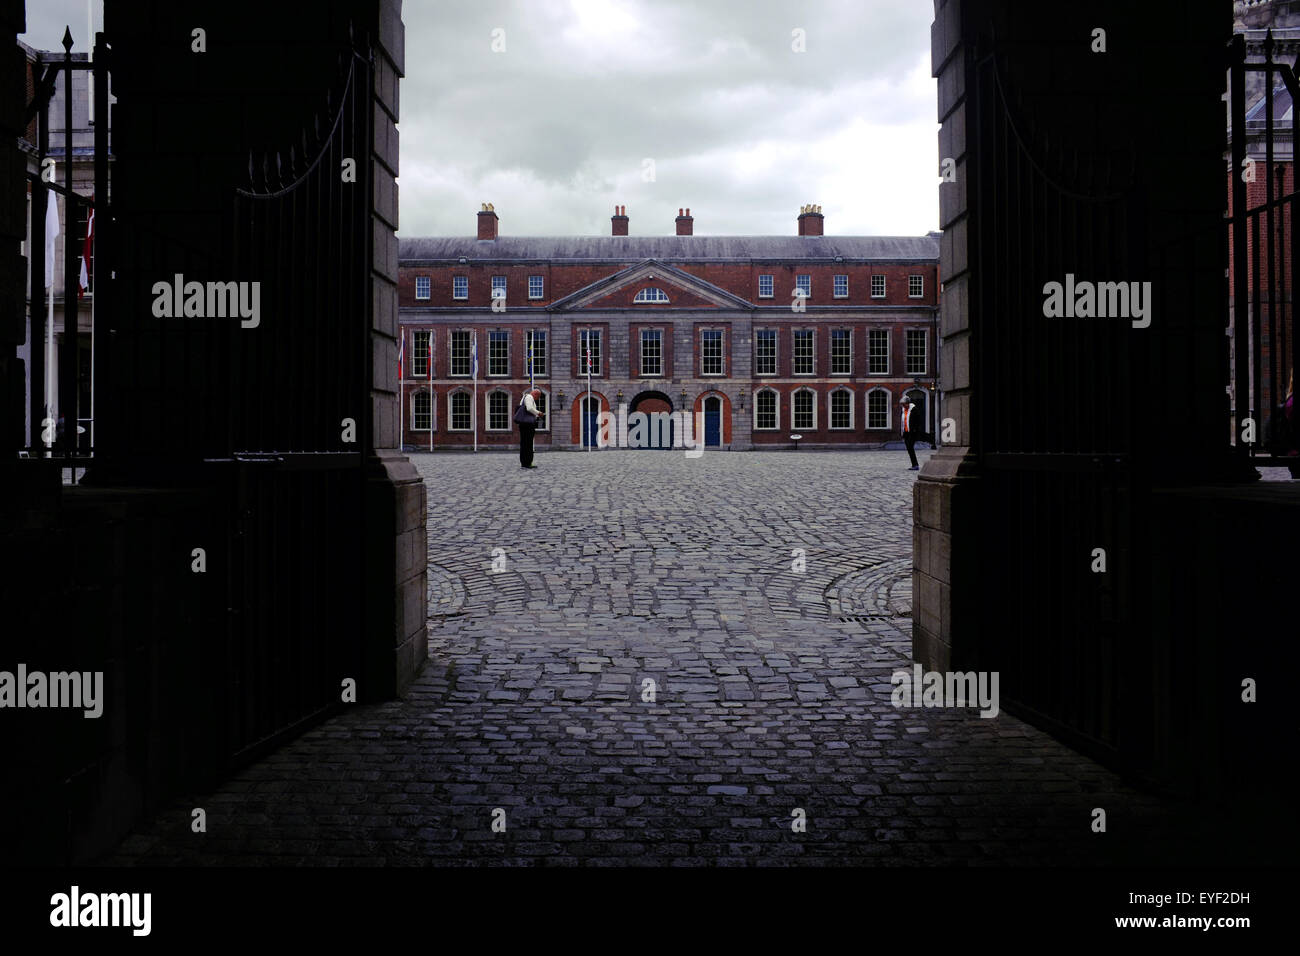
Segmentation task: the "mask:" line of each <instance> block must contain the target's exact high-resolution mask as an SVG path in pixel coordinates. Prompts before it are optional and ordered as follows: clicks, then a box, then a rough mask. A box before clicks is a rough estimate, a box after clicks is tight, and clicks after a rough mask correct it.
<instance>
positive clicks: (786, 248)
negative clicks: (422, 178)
mask: <svg viewBox="0 0 1300 956" xmlns="http://www.w3.org/2000/svg"><path fill="white" fill-rule="evenodd" d="M397 254H398V258H399V259H400V260H401V261H402V262H404V263H413V262H438V261H447V260H450V261H452V262H455V261H456V260H458V259H460V257H461V256H464V257H465V258H466V259H468V260H469V261H471V262H473V261H479V262H483V261H493V260H495V261H501V260H512V259H513V260H556V259H559V260H566V259H567V260H578V261H582V260H588V261H591V260H606V261H615V262H633V261H638V260H641V259H661V260H665V261H669V262H681V261H683V260H691V259H714V260H747V259H832V260H833V259H834V258H835V257H836V256H843V257H844V258H845V259H873V260H882V261H888V260H906V261H915V262H923V261H930V260H937V259H938V258H939V239H938V234H934V235H929V236H510V237H503V238H500V239H491V240H480V239H475V238H473V237H472V236H412V237H411V238H409V239H401V238H399V239H398V241H397Z"/></svg>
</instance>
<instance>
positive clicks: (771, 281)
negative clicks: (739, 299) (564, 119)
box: [758, 273, 776, 299]
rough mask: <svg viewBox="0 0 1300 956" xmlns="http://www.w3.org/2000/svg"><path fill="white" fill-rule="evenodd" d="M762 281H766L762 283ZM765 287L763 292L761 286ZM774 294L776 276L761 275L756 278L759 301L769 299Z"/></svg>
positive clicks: (769, 274)
mask: <svg viewBox="0 0 1300 956" xmlns="http://www.w3.org/2000/svg"><path fill="white" fill-rule="evenodd" d="M764 280H767V281H766V282H764ZM764 285H766V286H767V291H766V292H764V291H763V286H764ZM775 294H776V276H775V275H773V274H771V273H763V274H762V275H760V276H759V277H758V297H759V298H760V299H770V298H772V297H773V296H774V295H775Z"/></svg>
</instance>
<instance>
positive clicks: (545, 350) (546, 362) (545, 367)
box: [524, 329, 551, 378]
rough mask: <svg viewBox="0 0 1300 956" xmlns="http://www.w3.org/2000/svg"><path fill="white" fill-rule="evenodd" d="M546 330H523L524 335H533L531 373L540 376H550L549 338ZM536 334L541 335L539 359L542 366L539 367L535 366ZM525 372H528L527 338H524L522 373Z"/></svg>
mask: <svg viewBox="0 0 1300 956" xmlns="http://www.w3.org/2000/svg"><path fill="white" fill-rule="evenodd" d="M546 332H547V330H546V329H527V330H526V331H525V332H524V335H525V336H528V335H531V336H532V337H533V375H534V376H537V377H540V378H550V377H551V375H550V369H551V353H550V340H549V337H548V336H547V334H546ZM538 336H541V343H542V361H541V366H542V367H541V368H538V367H537V342H538ZM527 373H528V339H527V338H525V339H524V374H527Z"/></svg>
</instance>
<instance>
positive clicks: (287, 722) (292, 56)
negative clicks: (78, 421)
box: [0, 0, 427, 862]
mask: <svg viewBox="0 0 1300 956" xmlns="http://www.w3.org/2000/svg"><path fill="white" fill-rule="evenodd" d="M19 10H20V11H21V8H19ZM400 12H401V7H400V2H399V0H327V2H322V3H319V4H315V5H313V7H312V11H311V15H310V16H303V15H302V12H301V10H299V9H297V8H291V7H290V6H289V5H276V4H260V3H251V2H234V3H229V2H222V3H216V2H198V3H189V4H183V5H178V4H172V3H167V2H160V0H159V2H147V3H119V2H115V0H109V2H108V3H107V4H106V9H105V36H106V38H107V39H108V41H109V43H110V44H111V47H112V51H111V55H110V56H109V60H108V63H109V69H110V70H111V72H112V86H113V93H114V95H115V96H116V98H117V104H116V106H115V107H114V110H113V115H112V120H111V123H112V136H113V151H114V155H115V162H114V169H113V179H112V183H111V185H112V190H111V203H110V204H104V203H103V202H102V200H103V197H102V196H101V197H99V198H100V200H101V205H100V206H99V208H98V210H97V217H96V219H97V221H96V237H97V246H96V263H97V278H98V281H97V287H96V320H97V323H100V324H98V325H97V339H98V341H99V342H101V343H103V349H102V354H103V364H102V365H101V366H100V367H98V368H97V388H98V389H99V396H98V399H97V401H98V403H99V404H98V405H97V410H98V411H99V415H100V419H99V422H97V427H98V432H97V436H96V437H97V448H96V457H95V460H94V461H93V462H92V463H91V464H90V467H89V470H88V474H87V476H86V478H85V480H84V481H83V482H82V483H81V484H80V485H78V486H75V487H74V486H70V485H69V486H64V485H62V484H61V483H60V480H59V473H58V471H57V469H55V468H52V467H50V463H49V462H45V461H38V460H28V461H22V462H17V465H18V466H21V467H19V468H18V469H17V471H16V472H15V476H16V481H17V483H18V484H19V486H20V487H21V489H22V492H23V494H22V497H21V499H20V502H21V503H20V506H19V508H18V509H13V508H11V509H10V510H8V511H6V512H5V515H6V519H7V521H6V524H5V525H4V527H3V528H0V535H2V536H3V546H4V550H5V552H6V554H8V555H11V556H13V557H16V558H17V559H18V560H17V562H15V563H16V564H17V566H18V572H17V573H16V574H15V575H14V576H12V577H11V578H10V579H9V580H6V582H5V585H6V589H5V595H4V597H5V600H4V605H5V607H6V609H7V614H11V616H10V618H9V620H8V621H7V622H6V632H5V635H4V639H3V641H0V669H4V670H12V669H13V668H14V667H15V666H16V664H17V663H20V662H21V663H24V664H26V666H27V667H28V668H29V669H31V670H41V671H56V670H76V671H82V672H85V671H90V672H93V671H103V673H104V705H105V709H104V714H103V716H102V717H100V718H98V719H85V718H83V717H82V715H81V713H80V712H72V711H51V710H44V711H42V710H25V711H13V712H6V713H5V715H4V718H5V726H4V730H5V731H6V732H7V736H8V739H7V740H6V741H5V744H6V745H5V748H4V754H5V757H4V760H5V762H6V766H5V769H4V774H3V781H4V782H3V785H0V821H3V822H2V823H0V829H3V831H4V832H3V833H0V846H4V847H5V848H6V850H7V851H12V852H13V853H14V855H15V857H16V858H17V859H18V860H21V861H25V862H60V861H66V860H84V859H88V858H91V857H93V856H94V855H95V854H96V853H98V852H100V851H102V850H103V849H104V848H106V847H108V846H111V845H112V844H113V843H114V842H116V841H117V840H119V839H120V838H121V837H122V836H123V835H124V833H125V832H126V830H127V829H128V828H129V827H130V826H131V824H132V823H133V822H134V821H135V820H137V819H139V818H140V816H141V815H142V814H145V813H148V812H150V811H151V810H153V809H155V808H157V807H158V806H160V805H161V804H162V803H163V802H165V801H166V800H167V799H168V798H169V797H171V796H172V795H174V794H175V793H177V792H178V791H180V790H182V789H197V788H202V787H204V786H206V785H210V784H211V783H213V782H214V781H215V780H216V779H218V778H219V777H221V776H222V775H224V774H226V773H228V772H229V771H230V770H231V769H232V768H234V767H236V766H238V765H240V764H241V763H244V762H246V761H248V760H250V759H252V758H254V757H256V756H257V755H259V754H261V753H264V752H265V751H266V750H267V749H268V748H270V747H273V746H275V745H276V744H277V743H278V742H280V741H282V740H283V739H285V738H286V737H288V736H291V735H293V734H296V733H298V732H300V731H301V730H302V729H303V728H305V727H306V726H308V725H310V724H311V723H313V722H315V721H319V720H320V719H322V718H323V717H325V716H328V715H329V714H331V713H335V712H337V711H338V710H339V709H340V708H342V707H346V706H348V705H349V703H350V702H351V700H353V699H355V700H356V701H358V702H366V701H373V700H381V699H385V698H391V697H392V696H394V695H396V694H400V693H401V692H403V691H404V689H405V687H406V685H407V684H408V683H409V681H410V680H411V679H412V678H413V677H414V676H415V674H416V673H417V672H418V670H419V668H420V667H421V666H422V664H423V661H424V659H425V656H426V655H427V638H426V634H425V619H426V615H425V587H426V586H425V555H426V546H425V524H424V522H425V497H424V486H423V483H422V482H420V481H419V480H418V478H417V476H416V474H415V471H414V469H413V467H412V466H411V465H410V463H409V462H408V461H406V459H404V458H402V457H401V456H400V455H398V454H396V453H395V452H394V451H393V447H394V446H395V444H396V437H397V436H396V409H395V404H394V393H395V387H396V386H395V382H394V380H393V379H394V374H393V371H392V369H393V366H394V365H395V363H396V349H395V333H396V316H397V300H396V278H397V255H396V238H395V230H396V226H397V211H396V208H397V200H396V183H395V175H396V169H397V134H396V126H395V124H396V117H397V88H398V80H399V78H400V76H401V73H402V57H403V42H404V41H403V34H402V25H401V18H400ZM11 19H13V18H12V17H11ZM18 21H19V23H20V21H21V17H19V18H18ZM5 26H6V29H7V27H8V24H6V25H5ZM196 30H201V31H202V34H201V35H200V34H196V33H195V31H196ZM200 47H202V48H201V49H200ZM5 62H6V63H7V62H8V60H6V61H5ZM15 62H17V63H18V64H19V65H21V63H20V61H15ZM21 81H22V80H21V73H20V72H18V71H17V70H15V69H11V70H7V71H6V73H5V84H4V95H5V97H6V99H5V106H4V107H3V111H2V112H0V124H4V125H5V126H6V127H8V125H9V124H10V123H11V121H12V120H13V117H14V112H15V111H14V109H13V108H12V107H13V104H12V103H11V102H10V101H11V100H14V99H17V100H21V99H22V87H21V86H19V85H18V84H19V83H21ZM15 128H16V127H15ZM344 159H347V160H349V161H352V173H351V175H350V176H349V175H347V174H345V173H344V163H343V160H344ZM20 168H21V167H20ZM5 185H6V196H9V195H10V194H11V193H15V192H16V191H17V190H20V189H21V178H19V179H18V180H17V184H16V185H15V184H14V183H11V182H10V180H9V178H8V177H6V180H5ZM17 194H18V198H19V199H21V198H22V196H21V192H18V193H17ZM12 205H13V203H12V202H9V203H7V204H6V205H5V206H4V208H3V209H0V241H4V242H8V241H9V236H10V234H11V233H10V231H9V230H11V229H12V228H13V224H12V223H11V222H9V221H8V220H6V219H4V218H2V216H3V214H4V212H5V211H6V210H8V209H9V207H10V206H12ZM20 220H21V217H20ZM18 234H21V225H20V227H19V229H18ZM0 251H2V250H0ZM178 273H179V274H181V275H183V276H184V280H183V281H185V282H189V281H198V282H202V283H205V284H206V283H208V282H220V283H227V282H231V283H247V284H248V285H247V286H246V288H247V289H249V290H251V289H252V288H253V286H252V283H257V284H258V286H257V288H258V289H259V314H258V322H257V323H256V324H253V323H250V324H249V325H247V326H246V325H244V324H243V322H241V320H240V317H238V316H230V315H225V316H216V315H212V314H203V315H182V316H171V317H169V316H166V315H159V310H158V308H157V307H156V304H157V303H158V301H159V298H158V293H157V292H156V290H155V288H154V286H155V284H156V283H158V282H171V281H173V279H174V276H175V275H176V274H178ZM0 291H3V292H4V293H5V296H6V297H5V298H4V300H3V303H0V304H4V305H8V306H9V307H10V308H13V309H15V310H16V311H15V312H12V313H6V317H5V319H4V324H3V328H6V329H12V326H13V321H11V320H12V318H13V316H14V315H17V320H16V321H18V322H19V323H20V324H19V326H18V328H20V329H21V318H22V298H21V296H22V289H21V284H20V285H19V287H18V298H17V300H16V304H15V302H13V301H11V300H10V297H9V296H8V288H7V286H6V287H5V288H4V289H3V290H0ZM250 301H251V297H250ZM207 304H208V300H207V299H206V297H205V305H207ZM209 308H210V306H209ZM11 361H12V360H0V375H6V374H8V369H9V365H8V364H6V363H7V362H11ZM20 406H21V377H20V378H19V384H18V398H17V406H14V403H13V401H12V400H11V401H10V402H9V404H8V405H7V406H6V417H5V426H6V428H11V427H12V426H13V425H15V424H16V425H17V426H18V428H19V430H18V432H17V434H18V435H19V436H21V418H20V417H16V416H14V415H12V414H11V411H12V409H13V407H20ZM11 418H12V419H13V422H11V421H10V419H11ZM6 434H8V432H7V433H6ZM19 440H21V439H20V438H19ZM11 447H12V446H11ZM3 460H4V465H3V466H0V467H4V468H5V469H6V470H7V471H10V470H14V467H15V466H14V458H13V456H12V455H6V456H3ZM6 487H8V486H6ZM8 497H9V496H8V495H6V498H8ZM196 549H199V550H196ZM200 552H201V553H200ZM10 609H12V610H10ZM353 686H354V687H355V697H353V696H352V695H351V694H350V693H349V691H350V689H351V687H353ZM11 718H12V719H11Z"/></svg>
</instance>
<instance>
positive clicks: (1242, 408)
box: [1228, 31, 1300, 477]
mask: <svg viewBox="0 0 1300 956" xmlns="http://www.w3.org/2000/svg"><path fill="white" fill-rule="evenodd" d="M1263 54H1264V62H1263V63H1248V62H1247V55H1248V53H1247V48H1246V40H1245V37H1243V36H1242V35H1241V34H1237V35H1235V36H1234V37H1233V38H1232V45H1231V48H1230V51H1229V57H1228V60H1229V66H1230V69H1229V95H1230V104H1231V124H1232V126H1231V134H1230V135H1231V153H1230V155H1231V167H1230V168H1229V170H1228V175H1229V177H1230V181H1231V191H1230V193H1231V207H1230V212H1231V217H1230V218H1229V220H1228V223H1229V226H1228V230H1229V236H1230V242H1231V250H1232V269H1231V276H1232V302H1231V310H1230V315H1231V316H1232V330H1233V335H1232V339H1231V341H1232V351H1233V360H1232V385H1231V389H1230V391H1231V395H1232V399H1233V406H1234V407H1233V421H1232V442H1233V446H1234V448H1235V450H1236V452H1237V454H1238V455H1239V456H1240V457H1242V458H1244V459H1249V462H1250V464H1251V465H1254V466H1256V467H1261V466H1269V465H1273V466H1278V465H1282V466H1286V467H1289V468H1290V469H1291V472H1292V475H1293V476H1294V477H1300V456H1297V451H1300V441H1298V436H1297V424H1300V420H1298V419H1297V418H1296V411H1295V408H1294V401H1295V398H1294V382H1295V369H1296V366H1297V364H1300V339H1298V338H1297V337H1296V334H1295V296H1294V294H1293V292H1292V289H1293V283H1294V281H1295V276H1296V275H1297V269H1298V267H1300V261H1298V260H1297V257H1298V256H1300V245H1298V244H1297V240H1300V234H1297V225H1296V223H1297V212H1300V191H1298V190H1297V189H1296V188H1295V187H1296V183H1295V120H1294V118H1293V114H1294V108H1295V105H1296V104H1298V103H1300V85H1298V84H1297V82H1296V76H1295V71H1294V70H1293V69H1292V67H1290V66H1288V65H1287V64H1285V63H1277V62H1274V60H1273V34H1272V31H1269V33H1268V34H1267V36H1266V38H1265V40H1264V43H1263ZM1247 73H1260V74H1263V76H1264V98H1263V100H1262V102H1260V103H1257V104H1255V105H1254V106H1253V108H1252V109H1251V110H1250V111H1249V112H1247V109H1246V74H1247ZM1278 82H1280V83H1281V85H1280V86H1276V87H1275V83H1278ZM1278 107H1284V108H1283V109H1279V108H1278ZM1279 113H1282V114H1285V115H1284V116H1283V115H1279ZM1261 154H1262V155H1261ZM1252 184H1254V185H1255V189H1252V188H1251V185H1252ZM1259 187H1263V190H1262V193H1263V194H1262V195H1260V194H1259V192H1260V190H1259ZM1252 193H1254V195H1252Z"/></svg>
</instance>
